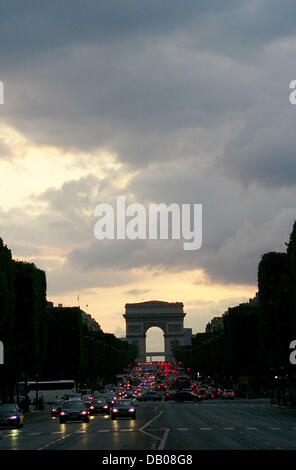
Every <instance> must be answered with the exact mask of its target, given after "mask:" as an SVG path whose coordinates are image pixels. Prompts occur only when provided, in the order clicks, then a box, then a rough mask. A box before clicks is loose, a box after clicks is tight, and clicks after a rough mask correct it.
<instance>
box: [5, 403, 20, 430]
mask: <svg viewBox="0 0 296 470" xmlns="http://www.w3.org/2000/svg"><path fill="white" fill-rule="evenodd" d="M23 424H24V415H23V412H22V411H21V410H20V408H19V407H18V405H16V404H14V403H8V404H4V405H0V426H9V427H10V426H11V427H13V428H20V427H22V426H23Z"/></svg>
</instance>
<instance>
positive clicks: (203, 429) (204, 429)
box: [199, 428, 212, 431]
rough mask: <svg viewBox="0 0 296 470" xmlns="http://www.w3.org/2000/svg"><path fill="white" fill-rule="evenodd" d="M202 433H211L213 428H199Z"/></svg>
mask: <svg viewBox="0 0 296 470" xmlns="http://www.w3.org/2000/svg"><path fill="white" fill-rule="evenodd" d="M199 429H200V430H201V431H211V430H212V428H199Z"/></svg>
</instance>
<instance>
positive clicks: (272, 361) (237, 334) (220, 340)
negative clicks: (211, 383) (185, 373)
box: [174, 222, 296, 391]
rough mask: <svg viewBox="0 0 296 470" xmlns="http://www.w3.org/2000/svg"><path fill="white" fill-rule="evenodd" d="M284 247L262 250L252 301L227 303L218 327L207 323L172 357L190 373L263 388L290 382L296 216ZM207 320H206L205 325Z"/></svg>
mask: <svg viewBox="0 0 296 470" xmlns="http://www.w3.org/2000/svg"><path fill="white" fill-rule="evenodd" d="M286 247H287V249H286V251H285V252H280V253H278V252H268V253H265V254H263V256H262V257H261V260H260V262H259V265H258V279H257V280H258V294H257V298H256V300H257V301H256V302H255V301H253V302H248V303H243V304H240V305H238V306H236V307H232V308H229V309H228V311H227V312H226V313H224V314H223V315H222V321H221V322H220V328H213V329H210V328H206V331H205V332H204V333H198V334H196V335H195V337H194V338H193V339H192V345H191V346H184V347H179V348H177V349H175V351H174V353H175V357H176V359H177V360H180V361H182V362H183V363H184V364H185V366H186V367H190V368H191V370H192V371H194V373H197V372H199V373H200V375H201V376H203V377H211V378H214V379H215V381H216V382H223V380H224V381H225V382H226V383H229V384H231V383H233V382H234V381H237V383H238V386H239V388H241V389H244V388H247V387H250V386H251V387H252V388H253V390H257V391H258V390H259V389H260V388H261V389H263V388H264V389H268V388H270V387H273V386H275V383H279V382H278V381H279V379H283V378H286V379H287V380H289V383H293V386H294V388H295V365H293V364H291V363H290V359H289V358H290V352H291V351H290V349H289V347H290V343H291V341H292V340H294V339H296V222H294V224H293V229H292V232H291V234H290V239H289V242H288V243H286ZM207 326H209V325H207Z"/></svg>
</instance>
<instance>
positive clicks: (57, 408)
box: [51, 401, 63, 417]
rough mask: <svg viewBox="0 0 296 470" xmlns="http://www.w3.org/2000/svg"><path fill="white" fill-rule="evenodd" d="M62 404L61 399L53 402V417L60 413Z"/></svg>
mask: <svg viewBox="0 0 296 470" xmlns="http://www.w3.org/2000/svg"><path fill="white" fill-rule="evenodd" d="M62 406H63V402H62V401H57V402H54V403H53V404H52V407H51V416H52V417H54V416H59V415H60V411H61V409H62Z"/></svg>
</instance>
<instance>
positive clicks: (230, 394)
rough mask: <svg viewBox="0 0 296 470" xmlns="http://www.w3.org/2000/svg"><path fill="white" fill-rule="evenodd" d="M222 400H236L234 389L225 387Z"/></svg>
mask: <svg viewBox="0 0 296 470" xmlns="http://www.w3.org/2000/svg"><path fill="white" fill-rule="evenodd" d="M221 398H222V400H234V391H233V390H231V389H225V390H223V393H222V396H221Z"/></svg>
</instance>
